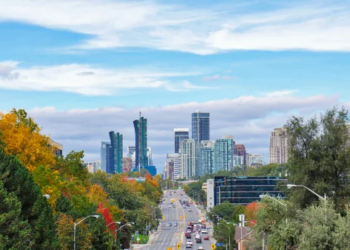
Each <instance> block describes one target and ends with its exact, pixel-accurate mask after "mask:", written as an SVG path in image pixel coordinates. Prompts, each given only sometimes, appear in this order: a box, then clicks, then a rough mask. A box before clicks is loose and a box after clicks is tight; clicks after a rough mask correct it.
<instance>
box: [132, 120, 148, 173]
mask: <svg viewBox="0 0 350 250" xmlns="http://www.w3.org/2000/svg"><path fill="white" fill-rule="evenodd" d="M134 129H135V152H136V159H135V169H139V168H144V167H145V166H147V165H148V158H147V119H145V118H143V117H142V116H141V113H140V119H139V120H135V121H134Z"/></svg>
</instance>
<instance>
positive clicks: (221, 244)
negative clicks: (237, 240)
mask: <svg viewBox="0 0 350 250" xmlns="http://www.w3.org/2000/svg"><path fill="white" fill-rule="evenodd" d="M215 245H217V246H218V247H222V246H223V245H224V243H216V244H215Z"/></svg>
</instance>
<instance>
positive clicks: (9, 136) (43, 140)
mask: <svg viewBox="0 0 350 250" xmlns="http://www.w3.org/2000/svg"><path fill="white" fill-rule="evenodd" d="M0 140H1V141H2V143H3V146H4V149H5V152H6V154H9V155H15V156H16V157H17V158H18V159H19V160H20V161H21V163H22V164H23V165H25V166H26V168H27V169H28V170H29V171H30V172H32V171H33V170H34V169H35V168H36V167H37V166H39V165H44V166H51V165H53V164H54V163H55V157H54V155H53V153H52V152H51V151H50V150H49V148H48V143H49V140H50V138H49V137H47V136H45V135H42V134H41V129H40V128H39V126H38V125H37V124H36V123H35V122H34V121H33V119H32V118H30V117H28V116H27V113H26V111H25V110H23V109H19V110H16V109H13V110H11V112H10V113H7V114H3V113H0Z"/></svg>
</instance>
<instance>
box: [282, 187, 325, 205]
mask: <svg viewBox="0 0 350 250" xmlns="http://www.w3.org/2000/svg"><path fill="white" fill-rule="evenodd" d="M293 187H303V188H305V189H307V190H309V191H310V192H311V193H313V194H314V195H316V196H317V197H318V198H320V199H321V200H323V201H326V200H327V196H326V194H324V197H322V196H321V195H319V194H318V193H316V192H315V191H313V190H312V189H310V188H308V187H307V186H304V185H295V184H287V188H289V189H291V188H293Z"/></svg>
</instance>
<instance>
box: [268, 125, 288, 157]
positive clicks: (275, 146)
mask: <svg viewBox="0 0 350 250" xmlns="http://www.w3.org/2000/svg"><path fill="white" fill-rule="evenodd" d="M287 162H288V135H287V129H286V128H284V127H283V128H275V129H274V130H273V131H272V132H271V136H270V163H287Z"/></svg>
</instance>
